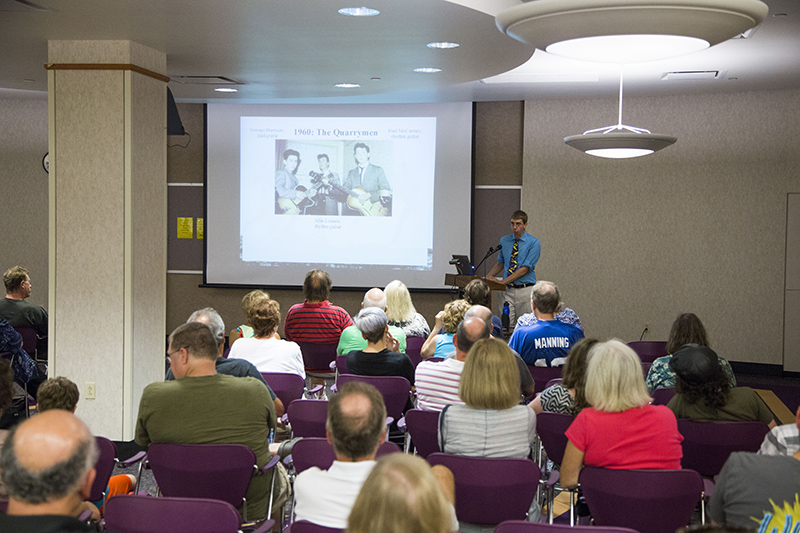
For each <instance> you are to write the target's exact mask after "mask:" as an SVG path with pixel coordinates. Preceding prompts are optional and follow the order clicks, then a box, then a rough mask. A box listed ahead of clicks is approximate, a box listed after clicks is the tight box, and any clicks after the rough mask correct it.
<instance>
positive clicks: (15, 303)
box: [0, 266, 47, 337]
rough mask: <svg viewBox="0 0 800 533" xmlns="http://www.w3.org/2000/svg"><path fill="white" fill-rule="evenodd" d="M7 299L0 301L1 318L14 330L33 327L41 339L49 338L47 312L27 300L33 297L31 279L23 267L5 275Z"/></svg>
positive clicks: (6, 272)
mask: <svg viewBox="0 0 800 533" xmlns="http://www.w3.org/2000/svg"><path fill="white" fill-rule="evenodd" d="M3 284H4V285H5V286H6V297H5V298H4V299H3V300H0V318H4V319H6V320H8V323H9V324H11V327H12V328H20V327H31V328H33V329H35V330H36V334H37V335H39V336H40V337H47V311H45V310H44V309H43V308H42V307H39V306H38V305H33V304H31V303H28V302H26V301H25V300H26V299H27V298H28V297H30V295H31V289H32V285H31V278H30V276H29V275H28V271H27V270H26V269H24V268H22V267H21V266H15V267H12V268H9V269H8V270H6V271H5V272H4V273H3Z"/></svg>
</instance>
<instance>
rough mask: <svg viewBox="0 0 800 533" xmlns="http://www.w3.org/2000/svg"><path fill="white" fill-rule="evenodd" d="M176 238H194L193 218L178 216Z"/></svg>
mask: <svg viewBox="0 0 800 533" xmlns="http://www.w3.org/2000/svg"><path fill="white" fill-rule="evenodd" d="M178 238H179V239H192V238H194V218H192V217H178Z"/></svg>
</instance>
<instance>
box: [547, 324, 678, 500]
mask: <svg viewBox="0 0 800 533" xmlns="http://www.w3.org/2000/svg"><path fill="white" fill-rule="evenodd" d="M586 401H587V402H589V405H591V407H587V408H585V409H583V410H582V411H581V412H580V413H579V414H578V416H577V417H575V421H574V422H573V423H572V425H571V426H570V427H569V429H568V430H567V438H568V439H569V440H568V442H567V448H566V451H565V452H564V460H563V461H562V463H561V485H562V486H563V487H574V486H575V485H576V484H577V483H578V476H579V475H580V472H581V469H582V468H583V466H584V465H588V466H597V467H602V468H612V469H620V470H628V469H640V468H648V469H656V470H679V469H680V468H681V457H682V455H683V452H682V451H681V441H682V440H683V437H682V436H681V434H680V433H678V421H677V420H676V419H675V415H674V414H673V413H672V411H670V410H669V409H668V408H667V407H666V406H664V405H652V404H650V401H651V398H650V396H649V395H648V394H647V387H646V386H645V384H644V378H643V376H642V363H641V361H640V360H639V356H638V355H636V353H635V352H634V351H633V350H632V349H631V348H629V347H628V346H627V345H626V344H625V343H623V342H622V341H619V340H616V339H613V340H610V341H606V342H600V343H597V344H596V345H595V346H594V347H593V348H592V349H591V351H590V352H589V364H588V367H587V369H586Z"/></svg>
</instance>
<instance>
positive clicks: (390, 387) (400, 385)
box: [337, 374, 411, 420]
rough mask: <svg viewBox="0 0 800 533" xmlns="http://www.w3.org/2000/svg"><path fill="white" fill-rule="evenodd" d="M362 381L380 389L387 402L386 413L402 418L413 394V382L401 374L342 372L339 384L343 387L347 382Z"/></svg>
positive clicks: (395, 417) (398, 418) (396, 418)
mask: <svg viewBox="0 0 800 533" xmlns="http://www.w3.org/2000/svg"><path fill="white" fill-rule="evenodd" d="M350 381H362V382H364V383H369V384H370V385H372V386H373V387H375V388H376V389H378V390H379V391H380V393H381V395H382V396H383V401H384V403H385V404H386V414H387V416H390V417H392V418H394V419H395V420H400V418H402V416H403V409H404V408H405V406H406V402H408V399H409V395H410V394H411V383H409V382H408V380H407V379H406V378H404V377H401V376H356V375H354V374H340V375H339V380H338V382H337V386H338V387H340V388H341V386H342V385H344V384H345V383H347V382H350Z"/></svg>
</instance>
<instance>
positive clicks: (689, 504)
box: [580, 466, 703, 533]
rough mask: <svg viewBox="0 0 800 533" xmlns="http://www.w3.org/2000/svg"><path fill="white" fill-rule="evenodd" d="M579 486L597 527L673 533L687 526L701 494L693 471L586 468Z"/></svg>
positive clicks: (649, 532) (698, 477) (700, 480)
mask: <svg viewBox="0 0 800 533" xmlns="http://www.w3.org/2000/svg"><path fill="white" fill-rule="evenodd" d="M580 484H581V489H582V490H583V495H584V497H585V498H586V503H587V505H588V506H589V512H590V513H591V514H592V518H594V523H595V524H597V525H599V526H621V527H627V528H631V529H635V530H636V531H639V532H640V533H674V532H675V530H676V529H678V528H680V527H684V526H686V525H687V524H688V523H689V520H690V519H691V517H692V513H693V512H694V509H695V507H696V506H697V503H698V502H699V501H700V497H701V496H702V494H703V478H701V477H700V474H698V473H697V472H695V471H694V470H611V469H607V468H595V467H591V466H585V467H584V468H583V470H581V474H580Z"/></svg>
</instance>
